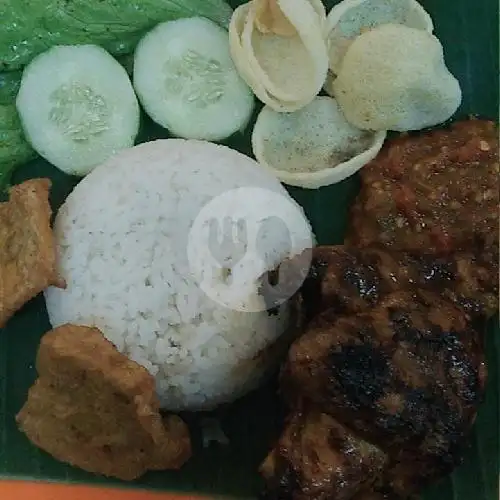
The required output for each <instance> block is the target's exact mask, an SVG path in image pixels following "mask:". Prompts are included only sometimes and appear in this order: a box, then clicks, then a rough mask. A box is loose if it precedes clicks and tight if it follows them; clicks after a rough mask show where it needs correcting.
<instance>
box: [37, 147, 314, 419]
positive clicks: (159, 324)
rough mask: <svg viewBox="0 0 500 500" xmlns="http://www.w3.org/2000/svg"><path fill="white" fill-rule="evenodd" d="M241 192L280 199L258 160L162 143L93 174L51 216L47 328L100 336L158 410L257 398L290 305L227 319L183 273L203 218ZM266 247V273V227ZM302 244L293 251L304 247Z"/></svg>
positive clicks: (274, 245)
mask: <svg viewBox="0 0 500 500" xmlns="http://www.w3.org/2000/svg"><path fill="white" fill-rule="evenodd" d="M242 186H255V187H260V188H265V189H267V190H270V191H273V192H275V193H277V194H281V195H282V196H287V197H288V195H287V194H286V191H285V190H284V189H283V187H282V186H281V185H280V184H279V182H278V181H277V180H276V179H274V178H273V177H272V176H271V175H270V174H268V173H267V172H265V171H264V170H262V169H261V168H259V166H258V165H257V163H256V162H254V161H253V160H251V159H250V158H248V157H246V156H244V155H241V154H239V153H237V152H235V151H233V150H231V149H229V148H226V147H224V146H217V145H214V144H209V143H204V142H199V141H185V140H181V139H168V140H160V141H155V142H151V143H146V144H142V145H140V146H136V147H135V148H132V149H130V150H127V151H124V152H122V153H120V154H119V155H117V156H116V157H114V158H113V159H111V160H110V161H108V162H107V163H105V164H104V165H102V166H100V167H98V168H97V169H96V170H94V171H93V172H92V173H91V174H90V175H89V176H88V177H86V178H85V179H84V180H83V181H82V182H81V183H80V184H79V185H78V186H77V187H76V188H75V190H74V191H73V192H72V193H71V194H70V196H69V197H68V199H67V200H66V202H65V204H64V205H63V206H62V207H61V209H60V211H59V213H58V215H57V218H56V221H55V228H54V230H55V234H56V238H57V243H58V256H59V264H58V265H59V270H60V272H61V274H62V276H63V277H64V278H65V279H66V281H67V285H68V286H67V289H66V290H57V289H55V288H51V289H49V290H48V291H47V292H46V300H47V308H48V312H49V317H50V321H51V323H52V325H53V326H54V327H56V326H59V325H62V324H64V323H68V322H71V323H74V324H82V325H92V326H96V327H98V328H99V329H101V331H102V332H103V333H104V335H105V336H106V337H107V338H108V339H109V340H110V341H111V342H113V343H114V344H115V345H116V346H117V348H118V349H119V350H120V351H121V352H123V353H125V354H127V355H128V356H129V357H130V358H131V359H133V360H134V361H136V362H138V363H140V364H141V365H143V366H144V367H146V368H147V369H148V370H149V371H150V372H151V374H152V375H153V376H155V377H156V382H157V390H158V394H159V396H160V400H161V403H162V406H163V408H165V409H169V410H198V409H210V408H213V407H215V406H216V405H218V404H220V403H222V402H227V401H232V400H233V399H235V398H237V397H239V396H241V395H243V394H244V393H246V392H247V391H249V390H251V389H253V388H254V387H255V386H256V385H257V384H258V383H259V381H260V380H261V378H262V376H263V375H264V374H265V373H266V371H267V370H268V369H269V368H270V367H271V366H274V365H275V363H276V359H275V357H274V356H268V357H266V356H262V353H263V352H265V351H266V350H267V349H268V348H269V347H270V346H272V345H273V343H274V342H275V341H276V340H277V339H278V338H279V336H280V335H281V334H283V333H284V332H285V331H287V329H288V327H289V319H290V304H288V303H285V304H284V305H282V306H281V307H280V308H279V310H278V312H277V314H276V315H270V314H268V312H267V311H264V310H262V311H261V312H243V311H241V310H233V309H231V308H228V307H224V305H221V304H218V303H216V302H214V301H213V300H212V299H210V298H209V297H208V296H207V295H206V294H205V293H204V292H203V290H201V289H200V288H199V284H198V283H197V281H196V279H195V278H194V277H193V275H192V273H191V270H190V267H189V262H188V259H187V255H186V245H187V241H188V233H189V229H190V227H191V225H192V223H193V221H194V220H195V218H196V216H197V215H198V213H199V211H200V209H201V208H202V207H203V206H205V205H206V204H207V202H209V201H210V200H211V199H212V198H213V197H214V196H217V195H219V194H221V193H224V192H226V191H228V190H231V189H233V188H237V187H242ZM288 199H290V198H288ZM290 200H291V199H290ZM255 203H256V206H257V205H258V203H259V200H255ZM302 222H303V221H298V222H297V230H298V232H300V231H299V229H300V224H301V223H302ZM291 229H292V232H293V230H294V229H293V228H291ZM264 240H265V241H266V245H269V249H270V251H269V254H268V255H269V256H270V257H269V262H268V263H267V265H268V267H269V269H271V268H272V267H274V266H275V265H276V264H278V263H279V262H280V260H281V259H283V258H284V257H287V256H288V253H287V250H288V248H287V244H286V242H285V241H284V240H283V239H282V237H281V236H280V233H279V232H273V231H272V228H270V230H269V231H268V234H267V235H266V238H265V239H264ZM306 240H307V238H306V239H305V240H303V241H302V242H301V243H296V246H295V248H293V252H294V253H299V252H301V251H302V250H304V248H307V246H308V245H310V241H306ZM229 253H230V249H229ZM258 278H259V276H257V275H252V274H251V273H250V274H248V276H247V277H246V278H245V279H247V280H248V282H249V284H250V285H252V286H251V287H250V288H249V289H251V290H253V292H252V293H249V295H248V296H247V297H246V299H245V300H247V301H248V302H252V303H255V302H258V301H262V300H263V299H262V297H260V296H259V295H258V294H257V286H258Z"/></svg>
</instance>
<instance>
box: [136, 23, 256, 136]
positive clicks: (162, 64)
mask: <svg viewBox="0 0 500 500" xmlns="http://www.w3.org/2000/svg"><path fill="white" fill-rule="evenodd" d="M134 86H135V89H136V92H137V95H138V96H139V99H140V101H141V103H142V105H143V107H144V109H145V110H146V112H147V114H148V115H149V116H150V117H151V118H152V119H153V120H154V121H155V122H156V123H158V124H160V125H161V126H163V127H165V128H167V129H168V130H169V131H170V132H171V133H172V134H173V135H175V136H178V137H183V138H186V139H204V140H208V141H219V140H222V139H225V138H227V137H229V136H230V135H232V134H233V133H234V132H237V131H238V130H243V129H244V128H245V127H246V126H247V124H248V122H249V120H250V116H251V114H252V111H253V107H254V97H253V94H252V91H251V90H250V88H249V87H248V85H247V84H246V83H245V82H244V81H243V79H242V78H241V77H240V75H239V74H238V71H237V70H236V67H235V66H234V63H233V60H232V58H231V54H230V50H229V34H228V32H227V31H226V30H224V29H223V28H220V27H219V26H217V25H216V24H215V23H213V22H212V21H210V20H208V19H204V18H202V17H192V18H187V19H179V20H177V21H170V22H166V23H162V24H160V25H158V26H157V27H156V28H155V29H154V30H152V31H151V32H149V33H148V34H147V35H146V36H145V37H144V38H143V39H142V40H141V41H140V42H139V45H138V46H137V49H136V53H135V61H134Z"/></svg>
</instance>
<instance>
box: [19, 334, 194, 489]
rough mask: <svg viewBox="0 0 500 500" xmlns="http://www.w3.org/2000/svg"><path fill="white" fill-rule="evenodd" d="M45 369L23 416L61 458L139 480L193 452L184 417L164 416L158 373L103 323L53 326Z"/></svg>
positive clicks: (44, 351)
mask: <svg viewBox="0 0 500 500" xmlns="http://www.w3.org/2000/svg"><path fill="white" fill-rule="evenodd" d="M37 369H38V373H39V378H38V380H37V381H36V383H35V385H34V386H33V387H32V388H31V389H30V391H29V395H28V401H27V402H26V404H25V406H24V408H23V409H22V410H21V412H20V413H19V415H18V416H17V422H18V424H19V427H20V429H21V430H22V431H23V432H24V433H25V434H26V435H27V436H28V438H29V439H30V440H31V441H32V442H33V443H34V444H35V445H36V446H38V447H40V448H42V449H43V450H45V451H46V452H48V453H49V454H51V455H53V456H54V457H55V458H57V459H58V460H60V461H63V462H67V463H69V464H71V465H74V466H77V467H80V468H81V469H84V470H86V471H88V472H93V473H96V474H101V475H104V476H110V477H116V478H119V479H122V480H133V479H136V478H138V477H140V476H142V475H143V474H144V473H145V472H146V471H148V470H163V469H178V468H180V467H181V466H182V465H183V464H184V463H185V462H186V461H187V460H188V459H189V457H190V456H191V444H190V437H189V431H188V428H187V426H186V425H185V424H184V422H183V421H182V420H181V419H180V418H178V417H176V416H169V417H166V418H165V419H163V420H162V417H161V416H160V413H159V400H158V398H157V396H156V393H155V381H154V378H153V377H152V376H151V375H150V374H149V372H148V371H147V370H146V369H145V368H143V367H142V366H140V365H138V364H137V363H135V362H133V361H130V360H129V359H128V358H127V357H126V356H125V355H123V354H120V353H119V352H118V351H117V350H116V349H115V347H114V346H113V345H112V344H111V343H110V342H108V341H107V340H106V339H105V338H104V337H103V335H102V333H101V332H100V331H99V330H97V329H95V328H87V327H82V326H73V325H65V326H61V327H59V328H56V329H55V330H52V331H51V332H49V333H47V334H46V335H45V336H44V337H43V339H42V342H41V345H40V349H39V351H38V357H37Z"/></svg>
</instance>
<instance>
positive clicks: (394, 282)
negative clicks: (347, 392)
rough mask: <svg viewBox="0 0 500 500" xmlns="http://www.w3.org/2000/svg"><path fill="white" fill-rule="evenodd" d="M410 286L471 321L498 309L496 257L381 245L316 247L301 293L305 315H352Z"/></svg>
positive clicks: (491, 313)
mask: <svg viewBox="0 0 500 500" xmlns="http://www.w3.org/2000/svg"><path fill="white" fill-rule="evenodd" d="M415 288H421V289H427V290H431V291H435V292H437V293H439V294H440V295H441V296H442V297H443V298H445V299H448V300H449V301H450V302H452V303H453V304H455V305H456V306H458V307H459V308H461V309H463V310H464V311H465V312H466V313H467V314H468V315H470V316H472V317H475V316H486V317H488V316H492V315H493V314H495V312H496V311H497V310H498V259H496V260H494V259H489V258H486V259H483V257H482V256H481V255H479V256H475V255H474V254H472V253H464V252H463V253H458V254H456V255H448V256H436V255H429V254H425V255H424V254H413V253H410V252H401V251H393V250H390V249H388V248H384V247H382V246H373V247H367V248H363V249H356V248H349V247H346V246H324V247H318V248H315V249H314V250H313V260H312V266H311V268H310V272H309V275H308V277H307V279H306V281H305V283H304V286H303V288H302V294H303V297H304V305H305V307H306V310H307V312H308V315H309V316H314V315H316V314H317V313H319V312H321V311H323V310H326V309H332V308H333V309H334V310H335V311H337V312H338V313H339V314H350V313H354V314H357V313H359V312H361V311H366V310H367V309H369V308H371V307H374V306H375V305H377V304H378V303H379V302H380V301H381V300H382V299H383V298H384V297H385V296H387V294H389V293H391V292H395V291H398V290H411V289H415Z"/></svg>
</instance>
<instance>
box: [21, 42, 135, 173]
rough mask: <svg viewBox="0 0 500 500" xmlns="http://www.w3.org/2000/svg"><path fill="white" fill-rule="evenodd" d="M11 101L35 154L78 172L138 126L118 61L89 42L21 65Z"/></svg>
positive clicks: (130, 140)
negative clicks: (18, 81) (18, 85)
mask: <svg viewBox="0 0 500 500" xmlns="http://www.w3.org/2000/svg"><path fill="white" fill-rule="evenodd" d="M16 106H17V109H18V111H19V115H20V117H21V122H22V125H23V128H24V131H25V134H26V137H27V139H28V141H29V142H30V143H31V145H32V146H33V149H35V151H37V152H38V153H39V154H40V156H42V157H44V158H45V159H46V160H47V161H49V162H50V163H52V164H53V165H55V166H56V167H57V168H59V169H60V170H62V171H63V172H66V173H68V174H72V175H79V176H84V175H86V174H88V173H89V172H90V171H91V170H92V169H93V168H94V167H95V166H97V165H99V164H100V163H102V162H104V161H105V160H106V159H107V158H109V157H110V156H112V155H113V154H115V153H116V152H117V151H119V150H121V149H125V148H128V147H131V146H133V144H134V140H135V137H136V136H137V133H138V131H139V116H140V111H139V103H138V101H137V98H136V96H135V93H134V89H133V87H132V84H131V82H130V79H129V77H128V75H127V72H126V71H125V70H124V69H123V67H122V66H120V64H119V63H118V62H117V61H116V60H115V59H114V58H113V57H112V56H111V55H110V54H108V53H107V52H106V51H105V50H104V49H102V48H100V47H97V46H95V45H77V46H57V47H53V48H52V49H50V50H48V51H47V52H45V53H44V54H41V55H40V56H38V57H36V58H35V59H34V60H33V61H32V62H31V63H30V64H29V65H28V66H27V68H26V69H25V70H24V73H23V77H22V80H21V87H20V89H19V94H18V96H17V100H16Z"/></svg>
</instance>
